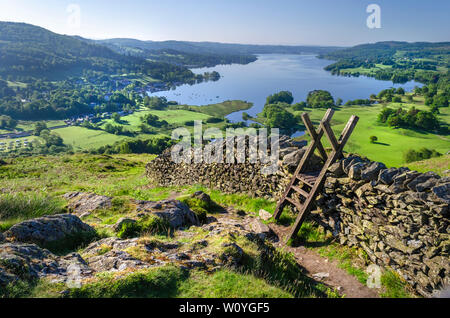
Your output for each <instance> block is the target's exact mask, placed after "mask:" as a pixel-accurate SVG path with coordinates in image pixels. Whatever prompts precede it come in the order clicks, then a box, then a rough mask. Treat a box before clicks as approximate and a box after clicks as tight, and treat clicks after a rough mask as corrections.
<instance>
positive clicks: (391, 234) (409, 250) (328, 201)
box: [311, 157, 450, 296]
mask: <svg viewBox="0 0 450 318" xmlns="http://www.w3.org/2000/svg"><path fill="white" fill-rule="evenodd" d="M330 170H331V171H330V172H329V174H328V178H327V180H326V183H325V187H324V191H323V194H322V195H321V196H320V197H319V198H318V200H317V202H316V204H317V210H316V211H313V213H312V215H311V218H313V219H314V220H316V221H317V222H318V223H319V224H321V225H323V226H325V227H326V228H327V229H329V230H330V231H332V232H333V233H334V235H335V236H338V237H339V239H340V242H341V243H342V244H346V245H349V246H357V247H359V248H362V249H363V250H364V251H365V252H366V253H367V255H368V257H369V258H370V259H371V261H372V262H374V263H376V264H378V265H380V266H382V267H390V268H393V269H394V270H396V271H397V272H398V273H399V274H400V275H401V276H402V277H403V278H404V279H405V280H406V281H408V282H409V283H410V284H411V286H413V287H414V288H415V290H416V291H417V292H418V293H420V294H421V295H423V296H430V295H431V294H432V292H433V291H434V290H437V289H440V288H442V287H443V286H446V285H449V284H450V280H449V275H450V262H449V260H450V258H449V249H450V228H449V212H450V211H449V203H450V178H441V177H439V176H438V175H437V174H435V173H433V172H428V173H423V174H422V173H418V172H415V171H409V169H407V168H399V169H396V168H390V169H387V168H386V167H385V165H384V164H382V163H378V162H369V161H364V160H363V159H361V158H359V157H349V158H346V159H344V160H342V161H341V162H339V163H337V164H335V165H334V166H333V167H332V168H331V169H330Z"/></svg>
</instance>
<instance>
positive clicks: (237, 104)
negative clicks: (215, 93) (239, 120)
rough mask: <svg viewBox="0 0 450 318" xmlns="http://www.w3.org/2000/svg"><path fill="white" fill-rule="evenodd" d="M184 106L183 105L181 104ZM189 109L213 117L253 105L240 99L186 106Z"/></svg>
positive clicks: (222, 115) (223, 115)
mask: <svg viewBox="0 0 450 318" xmlns="http://www.w3.org/2000/svg"><path fill="white" fill-rule="evenodd" d="M183 106H185V105H183ZM188 107H189V108H190V109H192V110H195V111H198V112H202V113H204V114H207V115H209V116H213V117H220V118H221V117H225V116H227V115H229V114H231V113H235V112H238V111H241V110H247V109H250V108H252V107H253V104H252V103H248V102H244V101H241V100H231V101H225V102H222V103H218V104H211V105H206V106H188Z"/></svg>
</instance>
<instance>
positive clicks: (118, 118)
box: [111, 113, 120, 123]
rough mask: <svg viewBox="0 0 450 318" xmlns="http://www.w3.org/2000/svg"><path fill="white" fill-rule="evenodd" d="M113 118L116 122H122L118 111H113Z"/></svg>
mask: <svg viewBox="0 0 450 318" xmlns="http://www.w3.org/2000/svg"><path fill="white" fill-rule="evenodd" d="M111 118H112V120H114V121H115V122H116V123H120V115H119V114H118V113H113V114H112V115H111Z"/></svg>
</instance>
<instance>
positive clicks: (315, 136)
mask: <svg viewBox="0 0 450 318" xmlns="http://www.w3.org/2000/svg"><path fill="white" fill-rule="evenodd" d="M333 115H334V111H333V110H332V109H331V108H330V109H328V110H327V112H326V113H325V116H324V117H323V119H322V121H321V123H320V127H319V130H318V131H316V130H315V128H314V126H313V124H312V122H311V120H310V118H309V116H308V114H307V113H304V114H303V115H302V120H303V123H304V124H305V127H306V129H307V131H308V133H309V135H310V136H311V144H310V145H309V147H308V149H307V150H306V152H305V154H304V155H303V158H302V160H301V161H300V163H299V165H298V167H297V169H296V170H295V172H294V175H293V176H292V179H291V181H290V182H289V185H288V186H287V188H286V190H285V192H284V194H283V195H282V197H281V199H280V201H279V202H278V204H277V207H276V209H275V213H274V218H275V220H279V219H280V217H281V214H282V213H283V209H284V207H285V206H286V204H288V203H291V204H293V205H294V206H295V207H296V208H297V210H298V216H297V219H296V220H295V223H294V225H293V226H292V228H291V230H290V232H289V235H288V237H287V238H286V240H290V239H292V238H294V237H295V236H296V235H297V233H298V231H299V230H300V228H301V226H302V224H303V222H304V221H305V219H306V218H307V217H308V215H309V213H310V210H311V207H312V205H313V204H314V201H315V199H316V197H317V195H318V194H319V193H320V191H321V189H322V187H323V185H324V183H325V179H326V173H327V171H328V169H329V168H330V166H331V165H332V164H334V163H335V162H336V160H338V159H341V158H342V157H343V153H342V151H343V149H344V147H345V145H346V143H347V141H348V139H349V138H350V136H351V134H352V132H353V130H354V129H355V127H356V125H357V123H358V120H359V117H357V116H352V117H351V118H350V120H349V121H348V123H347V125H346V126H345V128H344V130H343V131H342V134H341V136H340V137H339V139H336V137H335V135H334V133H333V130H332V129H331V125H330V121H331V119H332V117H333ZM324 134H325V135H326V137H327V139H328V141H329V142H330V144H331V148H332V151H331V153H330V154H329V155H327V153H326V151H325V148H324V147H323V145H322V142H321V139H322V137H323V135H324ZM316 149H317V150H318V151H319V154H320V156H321V158H322V159H323V161H324V162H325V163H324V165H323V167H322V170H320V171H315V172H306V168H307V165H308V162H309V160H310V159H311V157H312V156H313V154H314V152H315V150H316ZM298 182H302V183H303V184H304V185H307V186H308V187H310V188H311V190H309V191H306V190H304V189H302V187H300V186H299V185H298ZM293 192H295V193H297V194H299V195H300V196H301V197H303V198H304V200H305V201H304V202H303V203H300V202H299V201H298V200H297V199H295V198H291V197H290V195H291V194H292V193H293Z"/></svg>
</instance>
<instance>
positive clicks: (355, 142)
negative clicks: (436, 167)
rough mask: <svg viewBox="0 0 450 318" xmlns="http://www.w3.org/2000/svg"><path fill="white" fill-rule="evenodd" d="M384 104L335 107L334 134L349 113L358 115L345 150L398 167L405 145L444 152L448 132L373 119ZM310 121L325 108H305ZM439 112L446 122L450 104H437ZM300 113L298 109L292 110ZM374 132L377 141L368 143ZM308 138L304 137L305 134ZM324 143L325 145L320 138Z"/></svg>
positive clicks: (449, 119) (419, 106)
mask: <svg viewBox="0 0 450 318" xmlns="http://www.w3.org/2000/svg"><path fill="white" fill-rule="evenodd" d="M383 106H384V105H381V104H379V105H372V106H343V107H340V108H337V109H336V112H335V115H334V117H333V120H332V122H331V124H332V128H333V131H334V132H335V134H336V135H338V134H340V133H341V131H342V130H343V129H344V127H345V125H346V123H347V121H348V119H349V118H350V117H351V116H352V115H357V116H359V118H360V120H359V122H358V125H357V126H356V128H355V131H354V132H353V134H352V136H351V138H350V140H349V141H348V143H347V146H346V148H345V150H346V151H347V152H352V153H358V154H361V155H363V156H365V157H367V158H369V159H371V160H374V161H380V162H383V163H384V164H386V165H387V166H389V167H399V166H402V165H405V163H404V162H403V153H404V152H406V151H407V150H409V149H419V148H421V147H423V146H424V145H426V147H427V148H430V149H436V150H437V151H438V152H441V153H446V152H447V151H449V148H448V145H449V144H450V136H448V135H447V136H441V135H436V134H433V133H430V132H421V131H413V130H410V129H393V128H390V127H388V126H385V125H381V124H379V123H377V116H378V114H379V113H380V111H381V109H382V107H383ZM387 106H388V107H391V108H399V107H403V108H408V109H409V108H411V107H413V106H414V107H416V108H417V109H421V110H429V107H428V106H424V105H422V104H421V102H418V103H414V104H407V103H404V104H401V105H400V104H398V103H397V104H395V103H391V104H389V105H387ZM305 111H306V112H308V113H309V115H310V117H311V120H312V121H313V122H314V124H316V125H317V124H318V122H319V121H320V120H321V119H322V117H323V115H324V114H325V111H326V109H306V110H305ZM440 111H441V114H440V115H439V116H438V117H439V119H440V121H441V122H443V123H446V124H450V108H449V107H446V108H440ZM294 113H296V114H301V113H302V112H294ZM370 136H377V137H378V142H377V143H374V144H373V143H370V141H369V137H370ZM305 138H308V137H305ZM324 143H325V144H326V145H328V146H329V144H328V141H327V140H325V138H324Z"/></svg>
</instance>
